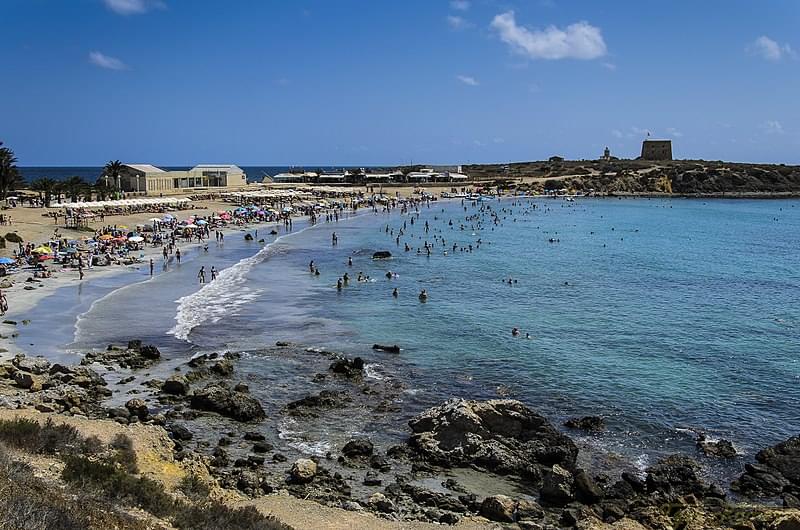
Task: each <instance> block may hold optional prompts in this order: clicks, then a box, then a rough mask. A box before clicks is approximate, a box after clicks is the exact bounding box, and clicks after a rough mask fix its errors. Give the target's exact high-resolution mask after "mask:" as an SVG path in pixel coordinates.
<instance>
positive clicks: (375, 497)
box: [368, 493, 395, 513]
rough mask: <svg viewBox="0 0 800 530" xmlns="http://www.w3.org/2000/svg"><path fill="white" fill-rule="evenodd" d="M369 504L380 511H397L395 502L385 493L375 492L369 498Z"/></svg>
mask: <svg viewBox="0 0 800 530" xmlns="http://www.w3.org/2000/svg"><path fill="white" fill-rule="evenodd" d="M368 504H369V505H370V506H371V507H372V508H373V509H374V510H377V511H379V512H383V513H392V512H394V511H395V507H394V503H393V502H392V501H391V500H389V499H388V498H387V497H386V495H384V494H383V493H373V494H372V495H371V496H370V498H369V501H368Z"/></svg>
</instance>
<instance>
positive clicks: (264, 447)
mask: <svg viewBox="0 0 800 530" xmlns="http://www.w3.org/2000/svg"><path fill="white" fill-rule="evenodd" d="M273 449H274V447H273V446H272V444H271V443H267V442H263V441H262V442H256V443H254V444H253V452H254V453H269V452H270V451H272V450H273Z"/></svg>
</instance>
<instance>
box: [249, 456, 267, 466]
mask: <svg viewBox="0 0 800 530" xmlns="http://www.w3.org/2000/svg"><path fill="white" fill-rule="evenodd" d="M247 461H248V462H250V464H252V465H254V466H263V465H264V457H263V456H257V455H248V457H247Z"/></svg>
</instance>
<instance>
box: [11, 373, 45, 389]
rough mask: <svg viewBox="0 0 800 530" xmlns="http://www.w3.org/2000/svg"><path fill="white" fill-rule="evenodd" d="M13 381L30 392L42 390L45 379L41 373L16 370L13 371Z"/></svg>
mask: <svg viewBox="0 0 800 530" xmlns="http://www.w3.org/2000/svg"><path fill="white" fill-rule="evenodd" d="M14 382H15V383H16V384H17V386H18V387H20V388H26V389H28V390H30V391H31V392H39V391H40V390H42V386H43V385H44V382H45V379H44V377H42V376H41V375H34V374H30V373H27V372H21V371H17V372H15V373H14Z"/></svg>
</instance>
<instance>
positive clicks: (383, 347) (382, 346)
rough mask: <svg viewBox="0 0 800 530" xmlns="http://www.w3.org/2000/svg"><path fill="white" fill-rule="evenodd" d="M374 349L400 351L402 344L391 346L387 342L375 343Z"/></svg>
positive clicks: (391, 351)
mask: <svg viewBox="0 0 800 530" xmlns="http://www.w3.org/2000/svg"><path fill="white" fill-rule="evenodd" d="M372 349H373V350H376V351H385V352H386V353H400V346H398V345H397V344H393V345H391V346H389V345H386V344H373V345H372Z"/></svg>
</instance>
